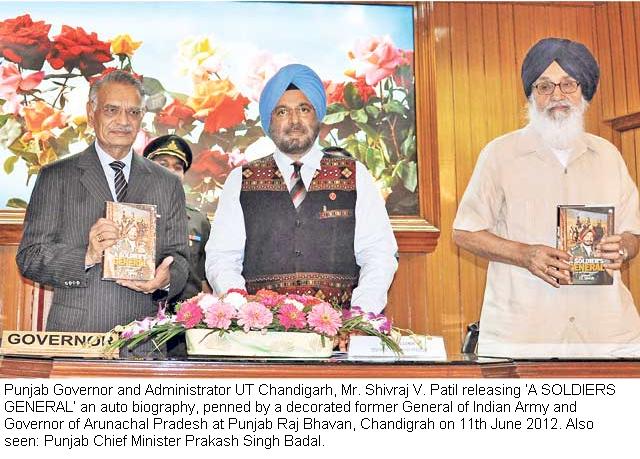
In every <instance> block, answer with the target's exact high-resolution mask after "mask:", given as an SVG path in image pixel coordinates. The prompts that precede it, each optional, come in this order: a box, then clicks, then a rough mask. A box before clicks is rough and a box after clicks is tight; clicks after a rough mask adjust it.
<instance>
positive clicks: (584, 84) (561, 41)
mask: <svg viewBox="0 0 640 459" xmlns="http://www.w3.org/2000/svg"><path fill="white" fill-rule="evenodd" d="M553 61H556V62H557V63H558V64H559V65H560V67H562V69H563V70H564V71H565V72H567V73H568V74H569V75H570V76H571V77H573V78H575V80H576V81H578V82H579V83H580V87H581V88H582V95H583V96H584V98H585V99H586V100H587V101H590V100H591V99H592V98H593V95H594V94H595V92H596V88H597V87H598V79H599V78H600V68H599V67H598V63H597V62H596V60H595V58H594V57H593V55H592V54H591V52H590V51H589V50H588V49H587V47H586V46H584V45H583V44H582V43H577V42H575V41H571V40H567V39H565V38H545V39H543V40H540V41H539V42H538V43H536V44H535V45H533V47H532V48H531V49H530V50H529V52H528V53H527V55H526V57H525V58H524V62H523V63H522V84H523V86H524V93H525V94H526V95H527V97H529V96H530V95H531V90H532V89H533V88H532V87H531V85H532V84H533V83H535V81H536V80H537V79H538V78H539V77H540V75H542V73H543V72H544V71H545V70H546V69H547V67H549V65H551V63H552V62H553Z"/></svg>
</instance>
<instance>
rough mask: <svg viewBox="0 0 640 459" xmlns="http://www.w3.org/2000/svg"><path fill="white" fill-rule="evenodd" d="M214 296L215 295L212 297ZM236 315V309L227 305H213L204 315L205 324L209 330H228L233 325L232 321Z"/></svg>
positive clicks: (219, 303)
mask: <svg viewBox="0 0 640 459" xmlns="http://www.w3.org/2000/svg"><path fill="white" fill-rule="evenodd" d="M212 296H213V295H212ZM235 315H236V308H234V307H233V305H231V304H227V303H221V302H218V303H213V304H212V305H211V306H209V308H207V312H205V314H204V323H205V324H207V327H209V328H221V329H223V330H227V329H228V328H229V326H230V325H231V319H233V318H234V317H235Z"/></svg>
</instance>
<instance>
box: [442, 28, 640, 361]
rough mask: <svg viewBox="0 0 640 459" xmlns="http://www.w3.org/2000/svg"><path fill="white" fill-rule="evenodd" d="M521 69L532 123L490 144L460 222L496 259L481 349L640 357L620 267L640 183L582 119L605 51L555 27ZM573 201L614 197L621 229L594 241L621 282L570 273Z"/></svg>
mask: <svg viewBox="0 0 640 459" xmlns="http://www.w3.org/2000/svg"><path fill="white" fill-rule="evenodd" d="M521 75H522V83H523V87H524V93H525V95H526V97H527V99H528V112H529V124H528V125H527V126H526V127H524V128H523V129H520V130H517V131H515V132H512V133H509V134H506V135H504V136H502V137H499V138H498V139H495V140H494V141H492V142H490V143H489V144H488V145H487V146H486V147H485V148H484V150H483V151H482V152H481V153H480V157H479V159H478V162H477V164H476V168H475V170H474V172H473V176H472V177H471V181H470V182H469V185H468V187H467V190H466V191H465V193H464V196H463V198H462V201H461V202H460V206H459V208H458V213H457V215H456V218H455V221H454V223H453V227H454V240H455V242H456V243H457V244H458V245H459V246H460V247H462V248H464V249H466V250H469V251H471V252H473V253H474V254H476V255H479V256H481V257H484V258H488V259H489V261H490V262H489V270H488V273H487V284H486V288H485V295H484V302H483V306H482V313H481V319H480V337H479V342H478V354H480V355H488V356H505V357H609V356H635V357H638V356H640V317H639V316H638V311H637V310H636V308H635V306H634V302H633V298H632V296H631V293H630V292H629V290H628V289H627V288H626V287H625V285H624V284H623V282H622V279H621V276H620V268H621V267H622V266H623V264H625V263H627V262H628V261H629V260H631V259H632V258H634V257H635V256H636V255H637V254H638V248H639V246H640V237H639V235H640V203H639V199H638V189H637V187H636V185H635V184H634V182H633V180H632V179H631V177H630V175H629V172H628V171H627V167H626V165H625V162H624V160H623V159H622V157H621V155H620V152H619V151H618V150H617V149H616V148H615V147H614V146H613V145H612V144H611V143H609V142H608V141H606V140H605V139H603V138H600V137H597V136H595V135H592V134H588V133H586V132H585V131H584V113H585V111H586V109H587V107H588V105H589V102H590V101H591V99H592V98H593V97H594V95H595V92H596V88H597V86H598V79H599V76H600V69H599V67H598V63H597V62H596V60H595V58H594V57H593V55H592V54H591V52H590V51H589V50H588V49H587V48H586V47H585V46H584V45H583V44H581V43H576V42H573V41H571V40H567V39H561V38H546V39H544V40H540V41H539V42H538V43H536V44H535V45H534V46H533V47H532V48H531V49H530V50H529V52H528V53H527V55H526V57H525V59H524V61H523V64H522V74H521ZM567 204H568V205H575V204H583V205H586V206H594V207H595V206H602V205H606V206H613V207H614V209H615V225H613V226H614V228H612V232H611V234H612V235H609V236H604V237H603V238H602V239H601V240H600V241H599V242H598V243H597V244H595V247H594V248H595V250H596V252H595V256H596V257H599V258H604V259H606V260H608V263H607V264H606V268H607V270H608V272H609V273H610V274H611V276H612V285H598V286H583V285H566V284H568V283H571V274H570V264H569V263H570V262H571V261H572V256H575V253H574V254H573V255H572V254H570V253H567V252H565V251H562V250H558V249H557V248H555V247H556V230H557V224H558V222H557V215H558V210H557V209H558V206H560V205H567ZM585 221H586V219H585ZM582 230H583V231H592V230H593V231H595V228H586V229H585V228H583V229H582ZM594 277H595V276H594ZM609 279H611V277H609Z"/></svg>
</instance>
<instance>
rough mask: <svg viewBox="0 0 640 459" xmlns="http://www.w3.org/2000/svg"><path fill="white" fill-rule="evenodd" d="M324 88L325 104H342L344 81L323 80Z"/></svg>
mask: <svg viewBox="0 0 640 459" xmlns="http://www.w3.org/2000/svg"><path fill="white" fill-rule="evenodd" d="M324 90H325V92H326V93H327V105H331V104H336V103H338V104H344V83H334V82H332V81H325V82H324Z"/></svg>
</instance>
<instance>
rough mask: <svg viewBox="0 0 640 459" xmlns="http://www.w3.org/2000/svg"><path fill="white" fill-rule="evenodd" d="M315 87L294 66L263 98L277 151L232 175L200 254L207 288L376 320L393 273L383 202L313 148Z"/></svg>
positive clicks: (349, 170) (364, 174) (371, 187)
mask: <svg viewBox="0 0 640 459" xmlns="http://www.w3.org/2000/svg"><path fill="white" fill-rule="evenodd" d="M326 106H327V101H326V95H325V90H324V85H323V83H322V80H321V79H320V78H319V77H318V75H317V74H316V73H315V72H314V71H313V70H311V69H310V68H309V67H307V66H305V65H300V64H292V65H287V66H286V67H283V68H282V69H280V70H279V71H278V72H277V73H276V74H275V75H274V76H273V77H272V78H271V79H270V80H269V81H268V82H267V84H266V85H265V87H264V89H263V91H262V94H261V96H260V120H261V123H262V128H263V129H264V132H265V133H266V134H267V135H268V136H269V137H270V138H271V140H272V141H273V143H274V144H275V151H274V152H273V153H272V154H269V155H268V156H265V157H263V158H260V159H257V160H255V161H252V162H250V163H249V164H247V165H245V166H242V167H239V168H237V169H235V170H233V171H232V172H231V173H230V174H229V177H228V178H227V181H226V183H225V186H224V190H223V193H222V196H221V198H220V201H219V204H218V209H217V211H216V216H215V220H214V224H213V235H212V238H211V239H209V243H208V244H207V247H206V252H207V260H206V272H207V278H208V279H209V283H210V284H211V286H212V287H213V288H214V289H215V290H216V291H217V292H218V293H224V292H226V291H227V290H228V289H230V288H246V290H247V291H248V292H249V293H255V292H256V291H258V290H260V289H270V290H276V291H278V292H280V293H296V294H306V295H315V296H316V297H318V298H320V299H322V300H325V301H328V302H332V303H336V304H339V305H342V307H344V308H348V307H349V306H350V305H356V306H360V307H361V308H362V309H363V310H366V311H371V312H376V313H377V312H380V311H382V309H383V308H384V307H385V306H386V302H387V291H388V289H389V286H390V285H391V281H392V280H393V276H394V274H395V271H396V269H397V261H396V258H395V254H396V252H397V245H396V241H395V238H394V236H393V231H392V229H391V224H390V222H389V217H388V215H387V212H386V209H385V205H384V201H383V199H382V197H381V196H380V193H379V192H378V189H377V187H376V185H375V183H374V180H373V177H372V176H371V174H370V173H369V171H368V170H367V169H366V168H365V166H364V165H363V164H361V163H359V162H358V161H356V160H354V159H353V158H351V157H350V155H348V154H336V153H335V152H334V153H328V152H323V151H322V150H321V149H320V148H319V146H318V144H317V140H318V134H319V132H320V125H321V121H322V119H323V118H324V115H325V113H326Z"/></svg>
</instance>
